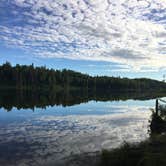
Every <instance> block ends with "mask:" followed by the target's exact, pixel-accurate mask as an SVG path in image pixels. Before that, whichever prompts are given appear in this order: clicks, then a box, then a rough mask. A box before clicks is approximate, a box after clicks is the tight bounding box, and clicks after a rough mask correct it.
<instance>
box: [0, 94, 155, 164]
mask: <svg viewBox="0 0 166 166" xmlns="http://www.w3.org/2000/svg"><path fill="white" fill-rule="evenodd" d="M12 93H13V95H9V94H8V95H7V94H5V93H3V94H1V99H3V100H0V105H1V107H4V108H5V109H10V110H11V109H12V111H10V112H6V111H3V110H4V109H3V108H1V109H0V165H4V166H23V165H26V166H29V165H31V166H36V165H39V166H40V165H56V166H57V165H59V164H62V165H63V164H64V163H63V162H64V160H67V159H68V158H70V157H71V156H73V155H78V154H83V153H89V152H90V153H92V152H97V151H100V150H101V149H103V148H104V149H105V148H107V149H111V148H115V147H118V146H119V145H120V144H121V143H123V142H124V141H127V142H140V141H142V140H145V139H147V138H148V137H149V133H148V130H149V118H150V115H151V111H150V110H149V108H150V107H153V106H154V100H126V99H127V98H128V99H129V98H130V97H132V95H135V94H132V95H131V96H130V95H129V94H126V95H124V96H123V98H120V94H117V95H115V96H113V95H112V94H111V95H110V96H108V97H107V96H106V95H105V94H103V96H102V95H101V96H96V94H95V96H91V97H90V95H88V97H87V96H84V95H82V96H79V95H78V93H76V94H75V95H74V94H70V95H68V97H67V98H66V97H62V94H61V96H58V94H56V95H54V96H56V97H55V98H52V96H50V95H47V97H45V99H43V98H44V96H42V95H39V94H38V93H34V94H30V93H29V92H28V93H27V92H26V94H27V95H24V93H25V92H24V93H22V96H21V97H20V96H19V95H17V96H15V95H16V94H15V92H12ZM121 95H122V94H121ZM14 96H15V97H14ZM31 96H35V97H34V98H33V99H32V98H31ZM69 96H73V98H70V97H69ZM126 96H127V97H126ZM143 96H144V97H145V96H146V97H147V96H148V95H147V94H144V95H141V99H143V98H144V97H143ZM138 97H140V96H138V94H137V95H136V96H135V99H136V98H138ZM146 97H145V98H146ZM9 98H10V99H9ZM145 98H144V99H145ZM147 98H148V97H147ZM54 99H55V100H54ZM61 99H62V100H61ZM63 99H64V100H63ZM77 99H78V101H77ZM92 99H94V100H106V101H107V102H106V101H100V102H96V101H89V100H92ZM120 99H122V100H120ZM109 100H115V101H111V102H110V101H109ZM117 100H120V101H117ZM123 100H125V101H123ZM41 101H42V102H41ZM64 101H65V104H64ZM66 101H67V102H66ZM69 101H70V102H69ZM82 101H86V102H87V101H89V102H87V103H82V104H80V105H74V104H76V103H77V104H78V103H81V102H82ZM50 103H52V106H47V105H49V104H50ZM59 104H60V105H59ZM50 105H51V104H50ZM53 105H59V106H53ZM62 105H63V106H64V105H65V106H66V105H73V106H70V107H63V106H62ZM43 107H44V108H46V109H45V110H44V109H42V108H43ZM25 108H26V109H25ZM31 108H33V109H34V112H33V111H30V110H31ZM18 109H20V110H18ZM64 165H65V164H64Z"/></svg>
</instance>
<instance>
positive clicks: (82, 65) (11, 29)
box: [0, 0, 166, 80]
mask: <svg viewBox="0 0 166 166" xmlns="http://www.w3.org/2000/svg"><path fill="white" fill-rule="evenodd" d="M5 61H10V62H11V63H12V64H13V65H15V64H16V63H19V64H31V63H34V65H36V66H41V65H45V66H47V67H48V68H54V69H62V68H67V69H72V70H77V71H81V72H83V73H88V74H91V75H109V76H112V75H113V76H121V77H130V78H134V77H149V78H154V79H159V80H162V76H163V74H165V73H166V64H165V62H166V1H165V0H160V1H156V0H116V1H114V0H95V1H94V0H77V1H76V0H1V1H0V63H1V64H2V63H4V62H5Z"/></svg>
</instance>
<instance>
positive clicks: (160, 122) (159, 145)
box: [99, 113, 166, 166]
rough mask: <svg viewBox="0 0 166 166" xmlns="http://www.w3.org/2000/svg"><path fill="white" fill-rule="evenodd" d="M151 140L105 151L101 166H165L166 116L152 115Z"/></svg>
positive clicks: (126, 144) (102, 155)
mask: <svg viewBox="0 0 166 166" xmlns="http://www.w3.org/2000/svg"><path fill="white" fill-rule="evenodd" d="M150 129H151V131H150V132H151V134H150V138H149V139H148V140H146V141H144V142H141V143H139V144H128V143H125V144H124V145H122V146H121V147H120V148H118V149H114V150H112V151H108V150H103V151H102V154H101V161H100V164H99V166H165V165H166V134H165V132H166V121H165V114H163V113H162V114H160V115H156V114H155V113H153V114H152V120H151V124H150Z"/></svg>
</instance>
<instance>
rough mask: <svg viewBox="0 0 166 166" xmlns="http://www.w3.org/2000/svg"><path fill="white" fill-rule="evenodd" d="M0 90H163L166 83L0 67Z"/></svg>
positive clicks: (24, 67)
mask: <svg viewBox="0 0 166 166" xmlns="http://www.w3.org/2000/svg"><path fill="white" fill-rule="evenodd" d="M0 80H1V81H0V89H19V90H25V89H29V90H43V89H46V90H54V91H61V90H66V91H69V90H78V89H83V90H91V91H94V92H96V91H105V92H106V91H107V92H108V91H109V92H116V91H138V92H144V91H157V92H163V91H166V83H164V82H161V81H157V80H152V79H147V78H139V79H129V78H120V77H108V76H90V75H87V74H82V73H79V72H75V71H72V70H66V69H63V70H54V69H47V68H46V67H34V65H33V64H32V65H29V66H27V65H19V64H17V65H16V66H11V64H10V63H9V62H6V63H5V64H3V65H1V66H0Z"/></svg>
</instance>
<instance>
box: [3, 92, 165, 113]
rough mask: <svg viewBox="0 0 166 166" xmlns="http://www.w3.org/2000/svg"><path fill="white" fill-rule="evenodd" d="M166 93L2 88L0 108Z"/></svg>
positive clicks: (68, 103) (155, 95) (107, 99)
mask: <svg viewBox="0 0 166 166" xmlns="http://www.w3.org/2000/svg"><path fill="white" fill-rule="evenodd" d="M163 96H165V94H162V93H155V92H147V93H146V92H144V93H143V92H128V91H127V92H108V91H105V92H103V91H85V90H81V89H79V90H72V91H49V90H43V91H37V90H1V91H0V108H5V109H6V110H7V111H11V110H12V108H13V107H16V108H17V109H22V108H23V109H27V108H30V109H32V110H34V109H35V108H46V107H47V106H54V105H62V106H64V107H65V106H72V105H76V104H80V103H87V102H88V101H91V100H94V101H119V100H128V99H134V100H138V99H139V100H147V99H152V98H157V97H163Z"/></svg>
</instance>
